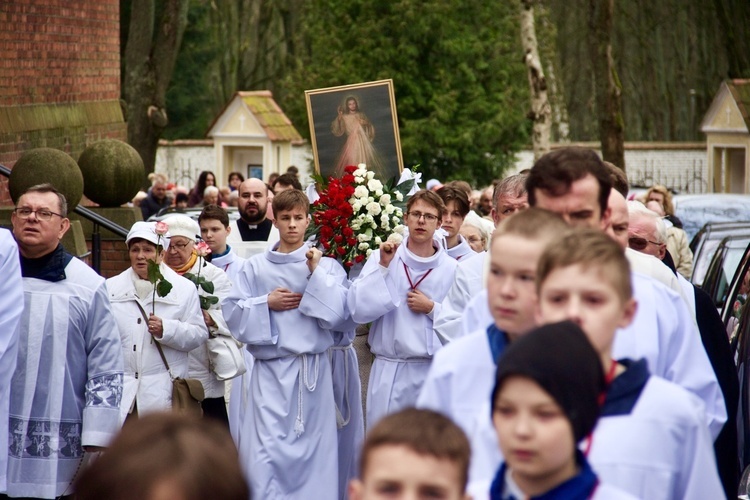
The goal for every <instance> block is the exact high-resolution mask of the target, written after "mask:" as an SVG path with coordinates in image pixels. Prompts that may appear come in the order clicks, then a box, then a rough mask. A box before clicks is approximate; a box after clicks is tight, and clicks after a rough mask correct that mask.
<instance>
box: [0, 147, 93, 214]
mask: <svg viewBox="0 0 750 500" xmlns="http://www.w3.org/2000/svg"><path fill="white" fill-rule="evenodd" d="M47 182H48V183H50V184H52V185H53V186H55V188H56V189H57V190H58V191H60V192H61V193H62V194H64V195H65V199H66V200H67V201H68V211H69V212H70V211H73V209H74V208H75V207H76V206H77V205H78V202H80V201H81V197H82V196H83V175H81V169H80V168H78V164H77V163H76V161H75V160H74V159H73V158H71V157H70V155H68V154H67V153H65V152H63V151H60V150H59V149H52V148H37V149H30V150H28V151H26V152H25V153H24V154H23V155H22V156H21V158H19V159H18V161H17V162H16V164H15V165H13V169H12V170H11V171H10V177H9V178H8V190H9V191H10V197H11V198H12V199H13V202H14V203H16V202H17V201H18V198H20V197H21V195H22V194H23V193H24V191H26V190H27V189H28V188H30V187H31V186H36V185H37V184H44V183H47Z"/></svg>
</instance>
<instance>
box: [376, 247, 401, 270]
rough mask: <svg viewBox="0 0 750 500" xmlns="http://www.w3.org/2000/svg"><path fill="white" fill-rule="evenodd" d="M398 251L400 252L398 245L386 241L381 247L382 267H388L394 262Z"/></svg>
mask: <svg viewBox="0 0 750 500" xmlns="http://www.w3.org/2000/svg"><path fill="white" fill-rule="evenodd" d="M396 250H398V244H397V243H391V242H389V241H386V242H385V243H383V244H381V245H380V265H381V266H383V267H388V266H389V265H390V263H391V261H392V260H393V257H394V256H395V255H396Z"/></svg>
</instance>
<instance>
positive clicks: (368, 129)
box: [305, 80, 404, 182]
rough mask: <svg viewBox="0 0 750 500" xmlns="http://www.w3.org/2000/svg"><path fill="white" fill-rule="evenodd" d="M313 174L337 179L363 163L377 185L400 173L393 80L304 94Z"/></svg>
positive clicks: (401, 166)
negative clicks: (376, 180) (349, 167)
mask: <svg viewBox="0 0 750 500" xmlns="http://www.w3.org/2000/svg"><path fill="white" fill-rule="evenodd" d="M305 99H306V101H307V116H308V118H309V120H310V138H311V139H312V148H313V158H314V161H315V172H316V173H317V174H318V175H322V176H323V177H325V178H328V177H341V175H342V174H343V173H344V167H346V166H347V165H358V164H360V163H365V164H366V165H367V169H368V170H371V171H373V172H375V175H376V176H377V177H379V178H380V180H381V181H384V182H385V181H387V180H388V179H390V178H391V177H394V176H397V175H399V174H400V173H401V171H402V170H403V168H404V164H403V159H402V157H401V141H400V139H399V135H398V118H397V115H396V99H395V96H394V93H393V80H380V81H377V82H369V83H358V84H354V85H343V86H340V87H330V88H325V89H317V90H306V91H305Z"/></svg>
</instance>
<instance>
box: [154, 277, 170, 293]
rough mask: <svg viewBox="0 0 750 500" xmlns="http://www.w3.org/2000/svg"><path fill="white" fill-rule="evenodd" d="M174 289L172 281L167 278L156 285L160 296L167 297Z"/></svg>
mask: <svg viewBox="0 0 750 500" xmlns="http://www.w3.org/2000/svg"><path fill="white" fill-rule="evenodd" d="M171 290H172V283H170V282H169V281H166V280H161V281H160V282H159V284H158V285H156V293H157V294H159V297H166V296H167V295H169V292H170V291H171Z"/></svg>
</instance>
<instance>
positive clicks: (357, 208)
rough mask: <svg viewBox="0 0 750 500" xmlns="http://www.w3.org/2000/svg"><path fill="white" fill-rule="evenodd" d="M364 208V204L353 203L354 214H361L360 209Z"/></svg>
mask: <svg viewBox="0 0 750 500" xmlns="http://www.w3.org/2000/svg"><path fill="white" fill-rule="evenodd" d="M360 208H362V204H361V203H360V202H358V201H355V202H354V203H352V210H354V213H357V212H359V209H360Z"/></svg>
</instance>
